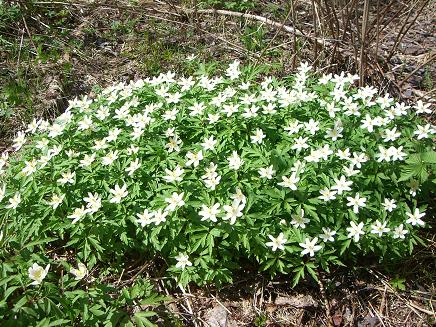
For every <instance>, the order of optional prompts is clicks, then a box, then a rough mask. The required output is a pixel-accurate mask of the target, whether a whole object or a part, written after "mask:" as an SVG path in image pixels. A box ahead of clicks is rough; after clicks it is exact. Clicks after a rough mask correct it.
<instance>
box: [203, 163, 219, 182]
mask: <svg viewBox="0 0 436 327" xmlns="http://www.w3.org/2000/svg"><path fill="white" fill-rule="evenodd" d="M217 168H218V166H217V165H216V164H214V163H213V162H211V163H210V164H209V167H206V169H205V174H204V175H203V176H201V178H202V179H209V178H214V177H217V176H218V173H217V172H216V170H217Z"/></svg>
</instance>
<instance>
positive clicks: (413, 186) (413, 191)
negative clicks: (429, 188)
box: [407, 179, 421, 196]
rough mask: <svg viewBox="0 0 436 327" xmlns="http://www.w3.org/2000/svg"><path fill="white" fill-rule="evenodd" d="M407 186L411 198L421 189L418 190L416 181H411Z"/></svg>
mask: <svg viewBox="0 0 436 327" xmlns="http://www.w3.org/2000/svg"><path fill="white" fill-rule="evenodd" d="M407 186H409V187H410V190H409V194H411V195H412V196H416V192H417V191H420V190H421V189H420V188H419V182H418V181H417V180H416V179H412V180H411V181H410V182H409V183H408V184H407Z"/></svg>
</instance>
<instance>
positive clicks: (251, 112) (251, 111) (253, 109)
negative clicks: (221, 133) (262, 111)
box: [242, 105, 259, 119]
mask: <svg viewBox="0 0 436 327" xmlns="http://www.w3.org/2000/svg"><path fill="white" fill-rule="evenodd" d="M258 111H259V107H258V106H255V105H252V106H250V107H246V108H245V109H244V112H243V113H242V117H244V118H246V119H248V118H253V117H257V115H258V114H257V112H258Z"/></svg>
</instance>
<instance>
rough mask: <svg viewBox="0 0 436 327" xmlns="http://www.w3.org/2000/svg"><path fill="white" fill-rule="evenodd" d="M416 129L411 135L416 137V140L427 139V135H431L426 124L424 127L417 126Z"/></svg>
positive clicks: (429, 127) (429, 128)
mask: <svg viewBox="0 0 436 327" xmlns="http://www.w3.org/2000/svg"><path fill="white" fill-rule="evenodd" d="M416 128H417V130H416V131H414V132H413V134H414V135H417V139H418V140H421V139H424V138H428V136H429V134H431V133H433V131H432V128H431V125H430V124H427V125H425V126H421V125H418V126H416Z"/></svg>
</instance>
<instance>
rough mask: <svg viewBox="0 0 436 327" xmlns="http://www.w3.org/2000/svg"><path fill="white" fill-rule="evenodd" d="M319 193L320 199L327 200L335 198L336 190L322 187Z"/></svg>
mask: <svg viewBox="0 0 436 327" xmlns="http://www.w3.org/2000/svg"><path fill="white" fill-rule="evenodd" d="M319 193H321V195H320V196H319V197H318V198H320V199H321V200H323V201H325V202H327V201H331V200H334V199H336V193H337V192H336V191H332V190H330V189H329V188H327V187H326V188H324V189H322V190H320V191H319Z"/></svg>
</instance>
